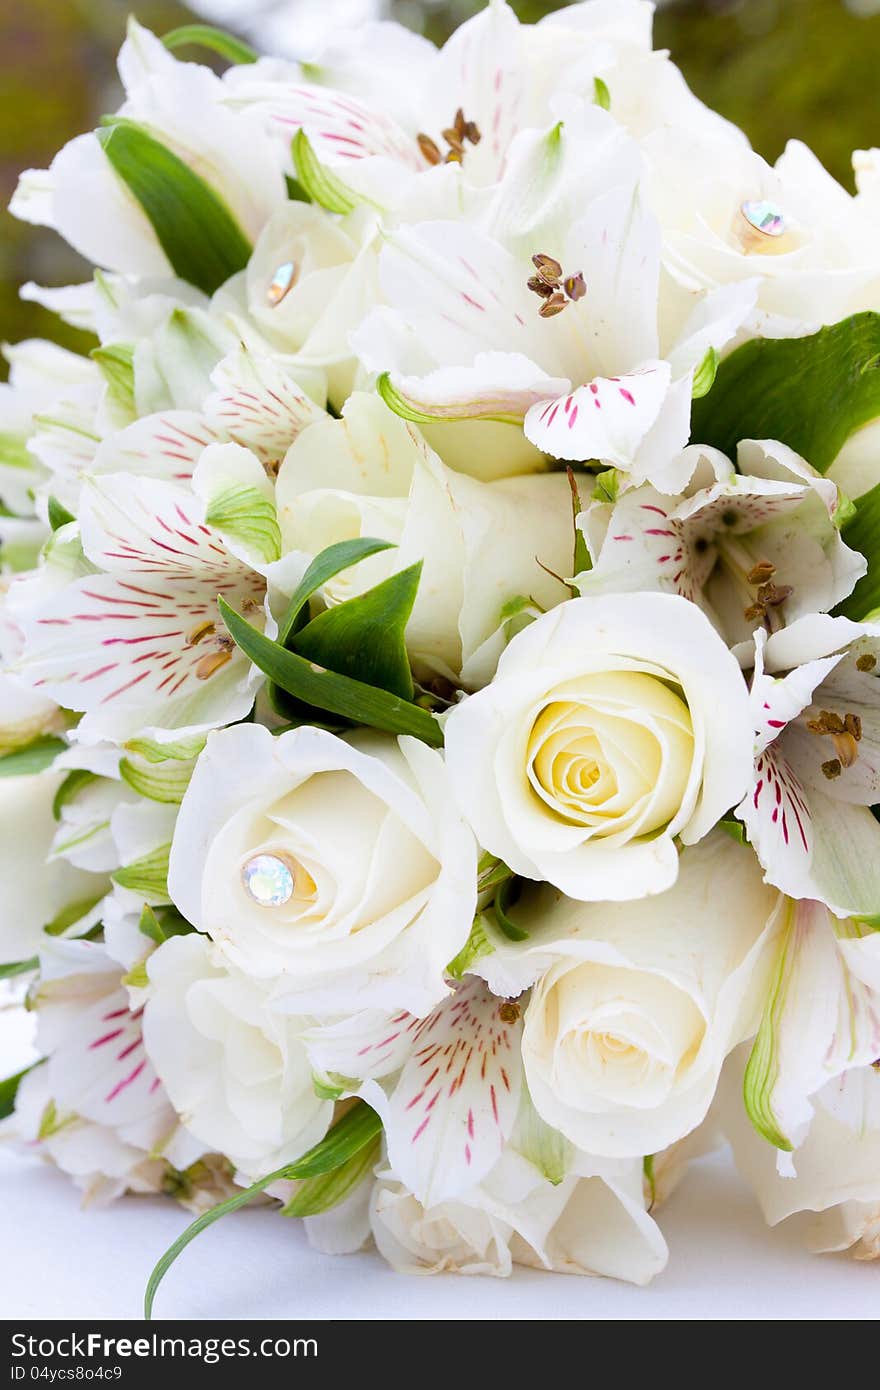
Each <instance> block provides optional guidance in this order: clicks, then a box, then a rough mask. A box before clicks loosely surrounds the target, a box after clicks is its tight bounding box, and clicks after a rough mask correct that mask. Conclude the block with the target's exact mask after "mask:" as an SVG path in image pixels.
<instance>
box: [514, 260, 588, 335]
mask: <svg viewBox="0 0 880 1390" xmlns="http://www.w3.org/2000/svg"><path fill="white" fill-rule="evenodd" d="M532 265H533V266H534V267H535V270H536V271H537V272H538V273H537V275H530V276H529V278H528V280H527V281H526V288H527V289H530V290H531V291H532V294H536V295H537V296H538V298H539V299H543V300H544V303H543V304H542V305H541V307H540V309H539V310H538V313H539V314H540V315H541V318H542V319H552V318H553V316H554V314H560V313H561V312H562V310H563V309H564V308H565V307H566V305H567V304H575V303H577V301H578V300H579V299H583V297H584V295H585V294H586V292H587V285H586V281H585V280H584V277H583V275H582V273H581V272H580V271H578V272H577V274H576V275H566V276H565V278H564V279H563V272H562V266H561V265H560V264H559V261H557V260H556V257H555V256H548V255H547V254H546V253H545V252H543V251H537V252H536V253H535V255H534V256H532Z"/></svg>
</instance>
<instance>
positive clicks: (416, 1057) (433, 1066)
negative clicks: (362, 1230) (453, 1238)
mask: <svg viewBox="0 0 880 1390" xmlns="http://www.w3.org/2000/svg"><path fill="white" fill-rule="evenodd" d="M373 1002H374V996H370V997H369V998H365V1003H366V1004H367V1006H368V1007H367V1008H366V1009H364V1010H363V1011H362V1012H360V1013H353V1014H349V1015H347V1016H345V1017H341V1018H338V1019H329V1020H328V1021H327V1022H324V1023H320V1024H317V1025H315V1026H314V1027H312V1028H310V1029H308V1030H307V1031H306V1032H305V1033H304V1034H303V1040H304V1042H305V1044H306V1047H307V1049H308V1052H309V1056H310V1057H311V1060H312V1064H313V1066H314V1067H315V1069H316V1071H317V1073H318V1074H319V1075H321V1076H326V1077H327V1078H328V1081H329V1082H330V1084H333V1085H338V1086H340V1087H341V1088H342V1089H343V1090H344V1091H345V1092H346V1093H347V1094H357V1095H360V1096H362V1097H363V1099H364V1100H366V1101H367V1103H368V1104H369V1105H371V1106H372V1107H373V1109H374V1110H376V1111H377V1112H378V1113H379V1114H380V1115H381V1117H382V1123H383V1125H384V1128H385V1139H386V1143H387V1146H388V1160H389V1164H390V1166H391V1167H392V1168H393V1170H394V1173H395V1174H396V1176H397V1178H398V1180H399V1181H400V1182H402V1183H404V1184H405V1186H406V1187H407V1188H408V1189H409V1191H411V1192H412V1193H414V1194H415V1196H416V1197H417V1199H418V1200H419V1201H420V1202H423V1203H425V1205H427V1206H434V1205H436V1204H437V1203H438V1202H443V1201H446V1200H447V1199H450V1198H455V1197H458V1196H459V1195H460V1194H461V1193H463V1192H466V1191H468V1189H469V1188H471V1187H473V1185H474V1184H475V1183H478V1182H480V1181H481V1180H482V1178H483V1177H484V1176H485V1175H486V1174H487V1173H488V1172H489V1170H490V1169H491V1168H492V1167H493V1166H494V1164H495V1163H496V1162H497V1161H498V1159H499V1158H500V1156H501V1154H502V1153H503V1151H504V1148H505V1145H506V1144H507V1142H508V1140H509V1139H510V1138H511V1136H512V1135H513V1133H514V1129H515V1126H516V1124H517V1118H518V1115H519V1113H520V1105H521V1099H522V1059H521V1056H520V1036H521V1033H522V1022H521V1020H520V1010H519V1007H518V1006H517V1005H515V1004H511V1002H510V1001H509V1000H506V999H499V998H497V997H496V996H495V995H493V994H491V993H490V992H489V990H488V989H487V988H486V986H485V984H484V983H483V981H482V980H479V979H476V978H475V977H469V978H467V979H466V980H464V981H462V982H461V983H460V984H458V985H456V986H455V988H454V990H453V991H452V992H449V993H448V995H447V997H446V998H445V999H443V1001H442V1002H441V1003H439V1004H438V1005H437V1006H436V1007H435V1008H434V1009H433V1010H432V1011H431V1012H429V1013H427V1015H426V1016H425V1017H422V1018H419V1017H417V1016H415V1015H414V1014H412V1013H409V1012H397V1013H392V1012H390V1011H388V1010H387V1009H383V1008H381V1007H379V1008H375V1007H373Z"/></svg>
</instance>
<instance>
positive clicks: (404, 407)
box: [376, 372, 522, 425]
mask: <svg viewBox="0 0 880 1390" xmlns="http://www.w3.org/2000/svg"><path fill="white" fill-rule="evenodd" d="M376 390H377V391H378V392H379V395H380V396H381V397H382V399H383V401H384V402H385V404H386V405H387V407H388V409H389V410H393V411H394V414H395V415H399V416H400V418H401V420H411V421H412V423H413V424H415V425H435V424H436V423H437V421H438V420H465V419H467V420H495V421H496V422H498V423H499V424H502V425H521V424H522V416H521V415H508V414H505V413H504V412H503V411H489V412H487V413H486V414H485V415H473V414H470V413H468V415H466V416H465V415H456V414H455V412H454V411H451V410H448V409H446V408H440V409H438V410H437V411H436V413H435V414H433V415H429V414H428V413H427V412H426V411H424V410H419V409H417V407H416V406H414V405H411V404H410V403H409V401H408V400H407V399H406V397H405V396H401V394H400V392H399V391H398V390H397V388H396V386H393V385H392V383H391V374H390V372H383V373H382V375H381V376H380V377H379V379H378V381H377V382H376Z"/></svg>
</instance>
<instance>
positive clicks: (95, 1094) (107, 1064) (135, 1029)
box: [49, 988, 168, 1128]
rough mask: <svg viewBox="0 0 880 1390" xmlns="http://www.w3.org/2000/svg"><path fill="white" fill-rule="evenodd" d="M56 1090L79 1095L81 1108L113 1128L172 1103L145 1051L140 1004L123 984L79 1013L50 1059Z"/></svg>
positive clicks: (79, 1110)
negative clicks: (131, 1003) (133, 1008)
mask: <svg viewBox="0 0 880 1390" xmlns="http://www.w3.org/2000/svg"><path fill="white" fill-rule="evenodd" d="M49 1066H50V1071H54V1072H55V1073H56V1075H55V1076H54V1077H52V1080H53V1081H55V1082H56V1083H57V1085H58V1091H54V1092H53V1093H54V1094H56V1095H59V1099H61V1097H62V1096H64V1097H66V1096H68V1095H69V1096H70V1098H71V1100H72V1101H74V1100H75V1108H76V1113H77V1114H79V1115H82V1116H84V1117H85V1118H86V1119H90V1120H94V1121H96V1122H97V1123H99V1124H106V1125H108V1126H111V1127H113V1128H118V1127H119V1126H121V1125H125V1124H131V1123H138V1122H141V1121H143V1120H144V1119H145V1118H146V1117H148V1116H150V1115H155V1114H158V1113H160V1112H161V1111H162V1110H163V1109H165V1108H166V1107H167V1105H168V1102H167V1099H166V1097H165V1093H164V1091H163V1090H162V1089H161V1087H160V1085H159V1083H158V1079H157V1077H156V1072H155V1070H154V1068H153V1066H152V1063H151V1062H150V1060H149V1058H148V1057H147V1055H146V1053H145V1051H144V1044H143V1036H142V1030H141V1013H140V1010H137V1011H135V1012H132V1011H131V1009H130V1008H129V1003H128V995H127V993H126V991H125V990H124V989H121V988H120V989H118V990H116V991H114V992H112V993H108V994H103V995H101V997H100V998H99V999H97V1000H96V1001H95V1002H94V1003H93V1004H90V1005H89V1007H88V1008H87V1009H84V1010H83V1011H82V1013H81V1015H80V1017H79V1020H78V1026H77V1029H76V1031H75V1032H74V1033H73V1034H72V1035H70V1036H68V1037H67V1038H65V1040H64V1044H63V1046H62V1047H61V1048H60V1049H59V1050H58V1051H57V1052H56V1053H54V1054H53V1057H52V1060H51V1061H50V1063H49Z"/></svg>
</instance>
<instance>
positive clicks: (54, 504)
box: [47, 497, 76, 531]
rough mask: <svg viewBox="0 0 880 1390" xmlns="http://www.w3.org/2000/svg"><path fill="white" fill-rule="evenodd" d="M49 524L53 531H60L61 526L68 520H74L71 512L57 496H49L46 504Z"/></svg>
mask: <svg viewBox="0 0 880 1390" xmlns="http://www.w3.org/2000/svg"><path fill="white" fill-rule="evenodd" d="M47 510H48V516H49V525H50V526H51V528H52V530H53V531H60V529H61V527H62V526H67V525H68V523H69V522H71V521H76V517H75V516H74V515H73V512H69V511H68V510H67V508H66V507H64V506H62V505H61V503H60V502H59V501H58V498H57V497H50V498H49V505H48V509H47Z"/></svg>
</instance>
